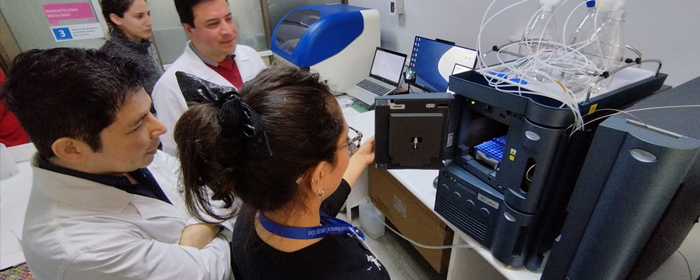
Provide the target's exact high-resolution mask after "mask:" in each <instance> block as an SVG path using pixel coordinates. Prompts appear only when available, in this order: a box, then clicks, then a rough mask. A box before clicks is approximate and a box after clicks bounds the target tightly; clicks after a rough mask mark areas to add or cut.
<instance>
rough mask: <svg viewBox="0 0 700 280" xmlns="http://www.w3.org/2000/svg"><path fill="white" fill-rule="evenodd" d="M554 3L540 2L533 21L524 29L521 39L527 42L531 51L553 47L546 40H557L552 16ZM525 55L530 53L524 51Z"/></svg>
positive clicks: (557, 36) (557, 34)
mask: <svg viewBox="0 0 700 280" xmlns="http://www.w3.org/2000/svg"><path fill="white" fill-rule="evenodd" d="M553 11H554V5H548V4H540V10H539V11H538V12H537V15H535V18H534V21H533V22H532V24H530V26H528V27H527V29H525V33H524V34H523V41H524V42H527V44H528V45H529V47H530V49H531V50H532V52H533V53H536V52H537V51H539V50H542V49H553V48H555V47H554V46H553V45H551V44H549V43H548V42H559V33H558V32H557V25H556V23H555V21H554V17H552V14H553ZM525 55H530V54H529V53H525Z"/></svg>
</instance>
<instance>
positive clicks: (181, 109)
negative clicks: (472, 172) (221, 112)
mask: <svg viewBox="0 0 700 280" xmlns="http://www.w3.org/2000/svg"><path fill="white" fill-rule="evenodd" d="M233 54H235V55H236V57H235V58H234V60H235V61H236V65H237V66H238V71H239V72H240V74H241V79H242V80H243V83H245V82H247V81H249V80H251V79H253V78H255V76H256V75H257V74H258V73H260V71H262V70H263V69H265V68H266V67H267V66H266V65H265V62H263V61H262V59H261V58H260V55H258V52H256V51H255V50H254V49H253V48H251V47H248V46H244V45H237V46H236V51H235V52H234V53H233ZM176 71H183V72H186V73H190V74H193V75H195V76H197V77H200V78H202V79H204V80H207V81H210V82H212V83H215V84H219V85H225V86H231V87H233V85H232V84H231V83H229V82H228V81H227V80H226V79H225V78H224V77H222V76H221V75H219V74H218V73H216V71H214V70H212V69H211V68H209V66H207V65H206V64H205V63H204V61H202V60H201V59H200V58H199V57H198V56H197V54H196V53H195V52H194V51H192V49H191V48H190V46H189V42H188V43H187V45H185V51H184V52H183V53H182V55H180V57H178V58H177V60H175V62H173V64H172V65H170V67H169V68H168V70H166V71H165V73H163V76H161V77H160V79H159V80H158V82H157V83H156V86H155V88H154V89H153V94H152V97H153V104H154V105H155V108H156V112H157V113H158V115H157V117H158V120H160V122H162V123H163V124H164V125H165V127H167V128H168V131H167V132H166V133H165V134H163V135H161V136H160V141H161V143H163V151H165V152H167V153H169V154H170V155H173V156H175V155H176V153H177V147H176V145H175V140H174V138H173V135H174V134H173V133H174V132H175V131H174V130H175V123H177V120H178V119H180V116H182V114H183V113H185V111H187V103H186V102H185V98H184V97H183V96H182V91H180V86H179V85H178V83H177V79H176V78H175V72H176Z"/></svg>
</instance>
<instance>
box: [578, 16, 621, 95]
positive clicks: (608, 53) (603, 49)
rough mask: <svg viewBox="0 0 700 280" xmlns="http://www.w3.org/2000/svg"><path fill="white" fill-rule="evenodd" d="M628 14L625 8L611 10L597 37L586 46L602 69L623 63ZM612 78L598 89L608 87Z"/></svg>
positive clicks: (595, 62)
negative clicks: (625, 26) (625, 24)
mask: <svg viewBox="0 0 700 280" xmlns="http://www.w3.org/2000/svg"><path fill="white" fill-rule="evenodd" d="M626 16H627V12H626V11H625V10H624V9H623V8H619V9H615V10H612V11H610V12H609V13H608V14H607V16H606V18H605V21H604V22H603V24H602V25H601V26H600V27H599V28H598V30H597V32H596V34H597V35H596V39H594V41H593V42H591V44H589V45H588V46H586V47H585V48H584V53H586V54H591V55H592V56H591V57H593V63H594V64H595V65H596V66H597V67H598V68H600V70H601V71H612V70H614V69H615V68H617V67H618V66H620V64H622V58H623V55H624V51H625V37H624V28H623V27H624V22H625V17H626ZM612 80H613V77H609V78H607V79H605V80H604V81H603V82H601V83H600V84H599V85H598V90H601V89H604V88H607V87H608V86H609V85H610V83H611V82H612Z"/></svg>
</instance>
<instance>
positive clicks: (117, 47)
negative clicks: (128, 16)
mask: <svg viewBox="0 0 700 280" xmlns="http://www.w3.org/2000/svg"><path fill="white" fill-rule="evenodd" d="M100 50H101V51H102V52H104V53H106V54H108V55H111V56H119V57H125V58H129V59H131V60H133V61H135V62H136V63H137V64H138V65H139V66H140V67H139V69H140V73H139V77H141V84H142V85H143V88H144V89H145V90H146V92H147V93H148V95H149V96H150V95H151V93H152V92H153V87H154V86H155V85H156V82H157V81H158V78H160V75H161V74H163V67H162V66H161V64H160V62H159V61H158V58H157V55H156V52H155V48H154V47H153V45H152V44H151V41H150V40H147V39H144V40H141V42H138V43H136V42H134V41H132V40H131V39H129V38H127V37H126V36H124V35H122V34H121V33H119V32H112V33H111V34H110V38H109V40H107V42H105V44H104V45H102V47H101V48H100ZM151 112H154V113H155V110H154V109H153V106H151Z"/></svg>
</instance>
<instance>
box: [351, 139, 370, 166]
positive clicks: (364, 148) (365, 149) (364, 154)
mask: <svg viewBox="0 0 700 280" xmlns="http://www.w3.org/2000/svg"><path fill="white" fill-rule="evenodd" d="M353 157H360V158H361V159H362V162H364V163H365V165H370V164H371V163H373V162H374V136H372V137H370V138H369V139H367V141H365V143H363V144H362V145H361V146H360V149H358V150H357V152H355V154H354V155H353Z"/></svg>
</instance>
